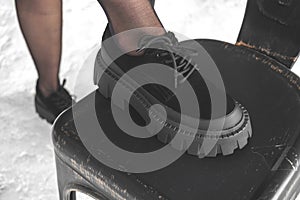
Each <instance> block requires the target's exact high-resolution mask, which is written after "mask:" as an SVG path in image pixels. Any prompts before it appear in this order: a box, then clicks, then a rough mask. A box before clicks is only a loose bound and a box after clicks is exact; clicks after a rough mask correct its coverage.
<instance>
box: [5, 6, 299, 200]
mask: <svg viewBox="0 0 300 200" xmlns="http://www.w3.org/2000/svg"><path fill="white" fill-rule="evenodd" d="M245 5H246V0H185V1H174V0H157V3H156V9H157V12H158V15H159V16H160V17H161V20H162V22H163V24H164V25H165V27H166V28H167V29H169V30H173V31H175V32H179V33H182V34H184V35H186V36H188V37H190V38H212V39H218V40H223V41H228V42H231V43H234V42H235V40H236V38H237V35H238V32H239V29H240V25H241V23H242V18H243V15H244V10H245ZM14 6H15V5H14V1H13V0H0V52H1V53H0V199H1V200H2V199H3V200H39V199H41V200H42V199H48V200H56V199H58V195H57V185H56V172H55V163H54V155H53V147H52V143H51V126H50V125H48V124H47V123H46V122H45V121H42V120H40V119H39V118H38V117H37V115H36V113H35V111H34V105H33V96H34V92H35V89H34V88H35V81H36V78H37V75H36V71H35V68H34V65H33V62H32V60H31V57H30V55H29V53H28V51H27V48H26V46H25V42H24V40H23V37H22V35H21V32H20V29H19V27H18V23H17V18H16V13H15V7H14ZM105 25H106V17H105V15H104V13H103V11H102V9H101V7H100V6H99V5H98V3H97V1H96V0H85V1H82V0H64V39H63V58H62V65H61V78H63V77H67V78H68V82H67V87H68V88H69V89H70V91H71V92H75V95H77V96H78V97H79V98H82V97H83V96H84V95H86V94H88V93H89V92H90V91H92V90H93V89H94V88H95V87H94V86H93V84H92V79H91V77H92V76H91V74H92V67H93V66H92V63H91V60H92V59H93V57H94V56H95V52H96V50H97V49H98V48H99V42H100V39H101V35H102V31H103V30H104V27H105ZM87 58H90V59H87ZM298 65H299V63H297V64H296V66H295V67H294V70H295V72H296V73H297V74H298V75H299V74H300V68H299V67H298ZM78 74H80V75H81V76H80V77H78ZM83 74H84V75H86V76H83ZM83 77H84V78H83ZM86 77H89V78H86ZM76 80H77V82H78V85H77V86H76V90H75V89H74V86H75V82H76Z"/></svg>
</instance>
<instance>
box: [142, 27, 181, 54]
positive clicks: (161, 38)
mask: <svg viewBox="0 0 300 200" xmlns="http://www.w3.org/2000/svg"><path fill="white" fill-rule="evenodd" d="M166 44H167V45H170V46H173V45H178V39H177V38H176V36H175V34H174V33H172V32H170V31H169V32H167V33H165V34H163V35H158V36H153V35H144V36H143V37H142V38H141V39H140V41H139V43H138V48H139V49H140V50H143V49H146V48H154V49H155V48H157V49H162V50H166V49H165V48H163V46H164V45H166Z"/></svg>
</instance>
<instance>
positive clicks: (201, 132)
mask: <svg viewBox="0 0 300 200" xmlns="http://www.w3.org/2000/svg"><path fill="white" fill-rule="evenodd" d="M111 36H112V34H111V33H110V30H109V28H108V27H107V28H106V30H105V33H104V36H103V41H105V40H106V39H108V38H110V37H111ZM139 46H140V48H141V49H142V50H143V52H144V53H143V54H142V55H141V56H130V55H128V54H123V55H122V53H120V51H121V50H120V48H119V47H118V45H117V44H116V43H114V41H111V42H109V44H107V43H105V42H103V43H102V47H101V50H100V51H99V53H98V55H97V58H96V61H95V75H94V82H95V84H96V85H98V86H99V91H100V93H101V94H102V95H103V96H105V97H106V98H110V97H111V95H112V90H113V89H114V86H115V84H116V82H117V81H118V80H119V79H120V78H121V77H122V76H123V75H124V74H125V73H126V72H128V71H129V70H131V69H133V68H134V67H136V66H140V65H143V64H148V63H158V64H164V65H167V66H169V67H170V68H172V69H173V70H176V72H177V73H181V74H182V75H183V77H184V79H185V81H189V84H190V85H191V86H192V88H193V90H194V92H195V94H196V96H197V99H198V102H199V110H200V125H199V128H198V133H197V135H196V138H195V140H194V142H193V144H192V145H191V146H190V148H189V149H188V153H190V154H193V155H197V156H199V157H203V156H207V154H208V156H216V155H217V154H218V153H222V154H223V155H228V154H232V153H233V152H234V150H235V149H236V148H243V147H244V146H245V145H246V144H247V142H248V138H249V137H251V135H252V130H251V124H250V118H249V114H248V112H247V110H246V109H245V108H244V107H243V106H241V105H240V104H239V103H238V102H237V101H235V100H234V99H233V98H231V97H230V96H229V95H227V94H226V95H224V96H226V100H227V102H226V103H227V108H226V116H224V114H220V115H219V116H215V118H214V119H212V117H211V115H212V113H211V99H210V94H209V91H208V88H207V85H206V83H205V81H204V80H203V78H202V76H201V75H200V74H199V72H198V70H197V66H196V65H193V64H192V63H191V60H192V56H189V55H186V56H180V55H182V52H181V53H178V54H177V53H174V52H173V49H175V50H176V49H178V50H181V49H183V48H184V47H183V46H182V45H181V43H180V42H178V40H177V39H176V37H175V35H174V34H173V33H171V32H168V33H166V34H165V35H162V36H145V37H143V38H142V39H141V40H140V42H139ZM160 46H168V47H170V48H172V52H170V51H167V50H165V48H159V47H160ZM116 52H119V53H116ZM183 52H188V50H187V51H183ZM118 54H120V55H121V56H120V57H119V58H117V59H115V60H112V58H111V55H118ZM111 61H113V62H112V63H111ZM107 63H111V64H109V66H108V65H107ZM101 76H102V77H101ZM145 76H147V74H145ZM145 78H148V79H150V80H151V77H145ZM124 84H126V85H127V87H129V88H130V84H131V83H130V82H128V83H124ZM134 94H135V95H132V98H131V100H130V104H131V105H132V106H133V107H134V108H135V110H136V111H137V112H138V113H139V114H140V115H141V116H142V117H143V118H144V119H145V120H146V119H147V117H149V116H148V115H149V114H150V113H149V112H148V111H149V108H150V107H151V106H152V105H153V104H157V103H159V104H160V105H162V106H164V107H165V108H166V110H167V115H168V119H167V120H166V121H164V122H163V123H164V125H165V131H162V132H163V133H160V134H158V139H159V140H160V141H162V142H164V143H169V142H170V140H171V139H172V138H173V137H174V135H175V134H176V133H178V134H179V133H186V132H188V130H179V123H180V116H181V110H180V106H179V104H178V101H177V99H176V95H174V94H173V93H172V92H170V90H168V89H166V88H165V87H162V86H159V85H157V84H150V85H145V86H142V87H140V88H139V89H138V90H136V91H134ZM186 98H189V97H186ZM184 114H186V115H189V113H184ZM150 117H151V116H150ZM190 117H193V116H190ZM222 118H225V123H224V125H223V126H222V127H223V128H221V129H220V130H209V131H210V134H207V132H208V131H207V129H208V124H209V123H210V122H214V123H218V121H222V120H220V119H222ZM158 120H159V121H160V119H158ZM181 123H184V122H181ZM185 125H186V126H188V125H187V124H185ZM217 127H218V126H217ZM167 129H168V130H167ZM214 131H215V132H216V133H218V134H214V133H213V132H214ZM212 135H213V136H212ZM212 137H214V138H212ZM204 138H206V139H208V140H209V138H212V139H213V140H216V141H217V142H216V145H215V146H214V147H213V148H212V150H211V151H210V152H203V151H202V150H203V149H201V145H202V144H203V139H204Z"/></svg>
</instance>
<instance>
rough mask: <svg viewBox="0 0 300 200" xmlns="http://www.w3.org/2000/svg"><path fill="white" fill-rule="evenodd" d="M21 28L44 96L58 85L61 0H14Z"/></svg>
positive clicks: (53, 90)
mask: <svg viewBox="0 0 300 200" xmlns="http://www.w3.org/2000/svg"><path fill="white" fill-rule="evenodd" d="M16 8H17V14H18V19H19V23H20V27H21V30H22V32H23V35H24V37H25V40H26V43H27V45H28V48H29V50H30V53H31V56H32V58H33V60H34V64H35V66H36V68H37V71H38V76H39V85H38V87H39V89H40V90H41V92H42V93H43V95H44V96H49V95H50V94H51V93H53V92H55V91H56V90H57V89H58V86H59V84H58V83H59V79H58V73H59V65H60V59H61V38H62V2H61V0H43V1H40V0H16Z"/></svg>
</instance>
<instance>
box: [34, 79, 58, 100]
mask: <svg viewBox="0 0 300 200" xmlns="http://www.w3.org/2000/svg"><path fill="white" fill-rule="evenodd" d="M38 88H39V90H40V92H41V93H42V95H43V96H44V97H48V96H50V95H51V94H52V93H54V92H56V91H57V90H58V82H57V83H56V84H54V83H51V84H47V83H43V82H40V81H39V83H38Z"/></svg>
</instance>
